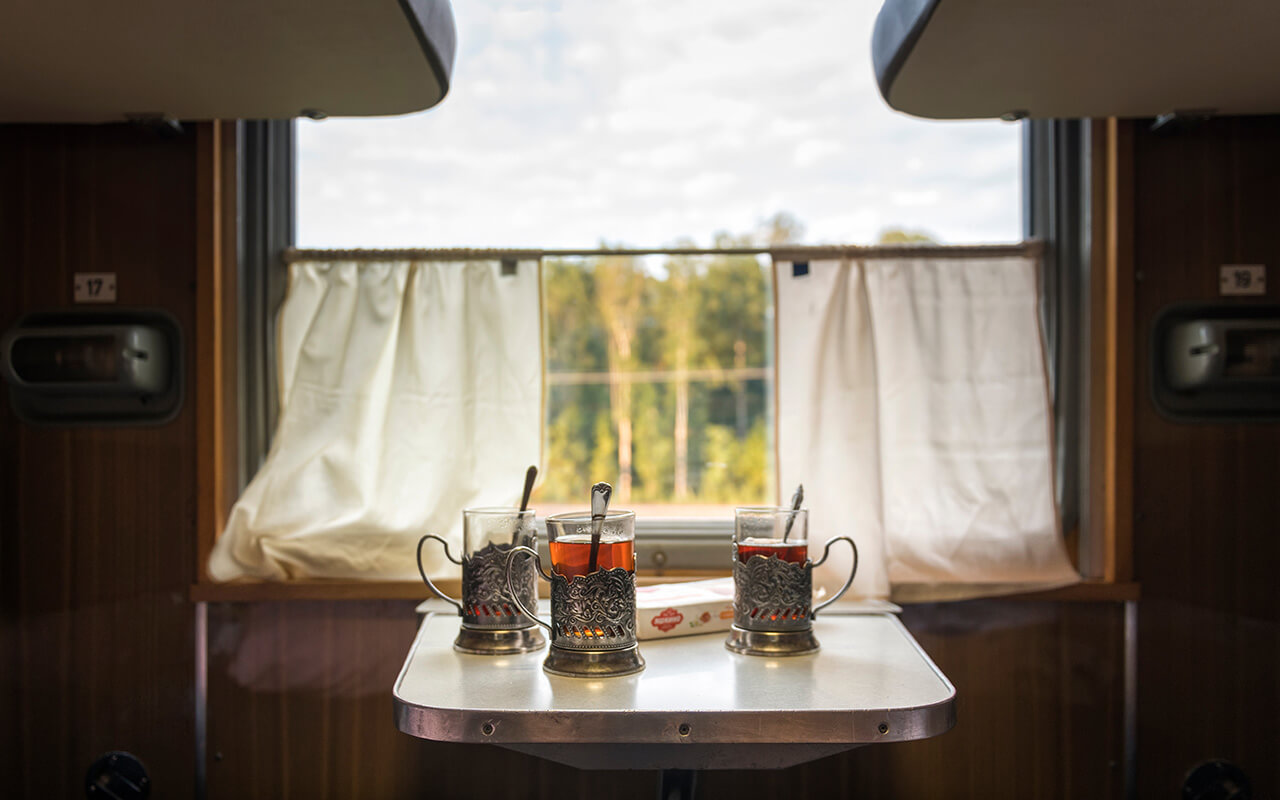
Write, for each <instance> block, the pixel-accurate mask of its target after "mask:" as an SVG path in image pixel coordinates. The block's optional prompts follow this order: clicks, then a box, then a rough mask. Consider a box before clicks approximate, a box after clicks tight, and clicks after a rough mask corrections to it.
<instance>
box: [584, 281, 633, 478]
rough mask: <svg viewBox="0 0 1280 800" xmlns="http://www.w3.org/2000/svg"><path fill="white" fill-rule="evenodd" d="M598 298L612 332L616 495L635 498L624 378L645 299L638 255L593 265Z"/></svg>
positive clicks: (610, 355) (627, 387)
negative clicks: (632, 491)
mask: <svg viewBox="0 0 1280 800" xmlns="http://www.w3.org/2000/svg"><path fill="white" fill-rule="evenodd" d="M593 272H594V275H595V286H596V302H597V306H598V308H599V310H600V313H601V315H602V316H603V318H604V326H605V330H606V331H607V332H608V339H609V349H608V361H609V378H610V380H609V390H610V406H611V408H612V412H613V419H614V423H615V425H616V426H617V430H618V482H617V484H618V485H617V487H616V492H617V494H616V499H617V500H618V501H619V502H621V503H627V502H630V500H631V478H632V465H631V453H632V438H631V437H632V431H631V384H630V382H629V381H626V380H620V378H621V373H623V372H626V371H629V370H630V369H631V368H632V367H633V364H634V362H633V349H634V346H635V338H636V328H637V323H638V321H639V316H640V307H641V303H642V302H643V300H644V296H645V293H644V289H645V286H644V273H643V270H642V269H641V268H640V267H639V265H637V264H636V263H635V259H632V258H628V257H620V256H605V257H603V258H601V259H599V260H598V261H597V262H596V263H595V267H594V269H593Z"/></svg>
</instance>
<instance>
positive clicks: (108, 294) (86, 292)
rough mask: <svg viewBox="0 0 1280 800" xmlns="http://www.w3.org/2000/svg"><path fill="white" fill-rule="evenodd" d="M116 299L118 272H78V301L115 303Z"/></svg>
mask: <svg viewBox="0 0 1280 800" xmlns="http://www.w3.org/2000/svg"><path fill="white" fill-rule="evenodd" d="M115 301H116V274H115V273H114V272H77V273H76V302H77V303H114V302H115Z"/></svg>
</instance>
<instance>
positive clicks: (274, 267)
mask: <svg viewBox="0 0 1280 800" xmlns="http://www.w3.org/2000/svg"><path fill="white" fill-rule="evenodd" d="M1021 125H1022V132H1023V146H1022V161H1023V170H1022V174H1023V181H1022V192H1021V193H1022V212H1023V230H1024V235H1025V237H1026V238H1028V239H1040V240H1043V241H1044V243H1045V252H1046V256H1045V261H1044V275H1043V282H1042V308H1041V312H1042V324H1043V325H1044V335H1045V340H1046V348H1047V353H1046V355H1047V361H1048V364H1049V373H1050V392H1051V398H1052V401H1053V406H1054V417H1055V427H1056V430H1057V437H1056V441H1055V461H1056V466H1057V474H1058V485H1057V487H1056V488H1057V495H1058V497H1057V499H1058V502H1059V507H1060V511H1061V514H1062V519H1063V527H1064V530H1065V531H1067V534H1068V540H1069V544H1075V546H1076V548H1077V551H1078V554H1079V555H1078V566H1079V567H1080V569H1081V572H1082V574H1083V575H1084V576H1085V577H1086V578H1097V577H1099V576H1100V575H1101V571H1100V570H1099V569H1098V568H1097V563H1098V562H1099V561H1100V560H1102V559H1104V557H1105V553H1104V552H1103V551H1104V549H1105V545H1106V543H1105V542H1102V541H1100V539H1101V537H1099V536H1093V537H1091V536H1090V535H1089V534H1090V530H1089V524H1088V521H1089V519H1090V516H1091V515H1090V513H1089V502H1090V498H1091V496H1092V495H1093V494H1094V493H1095V491H1096V487H1095V486H1091V485H1090V483H1089V472H1090V470H1089V465H1090V463H1091V460H1090V454H1089V449H1088V448H1089V437H1088V436H1085V435H1083V433H1084V432H1086V431H1088V430H1090V429H1091V427H1092V426H1093V425H1094V424H1096V422H1095V421H1094V420H1093V419H1092V418H1091V416H1090V408H1091V404H1090V400H1089V399H1090V396H1091V395H1090V392H1091V389H1090V375H1091V373H1092V371H1093V370H1092V369H1091V367H1090V363H1089V354H1090V327H1091V325H1090V324H1089V323H1090V314H1091V305H1090V303H1088V302H1086V299H1087V298H1089V297H1090V296H1091V293H1090V288H1089V287H1090V284H1089V279H1090V264H1091V261H1092V260H1095V256H1096V253H1094V251H1093V249H1092V244H1093V243H1092V242H1091V240H1090V233H1091V231H1092V230H1093V228H1094V227H1096V226H1094V225H1093V224H1091V223H1092V214H1093V213H1095V212H1096V211H1097V210H1098V209H1095V208H1093V207H1092V204H1091V198H1093V197H1094V196H1095V194H1096V191H1095V190H1096V187H1095V186H1094V182H1095V181H1096V174H1095V173H1096V172H1097V170H1096V168H1095V167H1093V166H1092V165H1093V163H1094V161H1095V159H1096V154H1095V153H1094V151H1093V150H1092V148H1091V136H1090V132H1091V130H1094V129H1096V126H1094V128H1091V127H1090V125H1089V123H1088V122H1087V121H1079V120H1066V121H1064V120H1045V121H1027V122H1023V123H1021ZM294 126H295V122H294V121H292V120H288V121H242V122H239V123H237V131H236V135H237V146H238V151H239V159H238V182H237V187H236V190H237V199H238V208H239V213H238V215H237V222H238V235H237V256H238V258H237V263H238V272H237V289H238V291H237V294H238V300H239V302H238V307H237V309H236V318H237V324H238V337H237V339H238V347H237V356H238V359H237V361H238V364H237V366H238V381H237V386H238V403H237V415H238V423H239V424H238V431H239V436H240V446H239V483H240V486H239V488H243V487H244V486H245V485H246V484H247V483H248V481H249V479H250V478H251V477H252V475H253V473H254V472H256V470H257V469H258V467H260V466H261V463H262V461H263V459H264V458H265V456H266V453H267V451H268V449H269V447H270V440H271V436H272V433H273V430H274V421H275V418H276V415H277V414H278V396H277V392H278V387H277V383H276V379H275V372H274V368H275V347H274V344H273V343H274V341H275V327H276V314H277V311H278V308H279V305H280V302H281V301H282V300H283V297H284V293H285V289H286V287H287V283H288V268H287V265H286V262H285V259H284V254H285V252H286V251H287V250H288V249H290V248H291V247H293V246H294V244H295V239H296V174H297V164H296V157H297V151H296V144H295V142H296V133H295V127H294ZM636 527H637V536H638V537H640V538H642V539H643V540H645V542H646V548H645V553H646V556H645V557H644V563H641V564H639V565H638V566H639V567H640V568H641V569H642V570H645V571H648V572H651V573H653V574H657V575H663V574H696V573H699V572H706V573H708V574H713V573H718V572H725V571H727V568H728V565H727V564H725V563H723V562H724V551H723V543H724V542H725V541H726V539H727V538H728V537H729V536H730V535H731V533H732V529H733V521H732V520H731V519H681V518H665V519H648V520H637V526H636ZM543 540H544V541H545V537H543ZM544 546H545V545H544ZM202 580H203V576H202Z"/></svg>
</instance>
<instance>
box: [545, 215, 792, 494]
mask: <svg viewBox="0 0 1280 800" xmlns="http://www.w3.org/2000/svg"><path fill="white" fill-rule="evenodd" d="M799 235H800V226H799V223H798V222H796V221H795V220H794V219H793V218H790V217H787V216H786V215H778V216H776V217H775V218H773V219H771V220H768V221H766V223H765V224H764V225H763V226H762V230H761V231H757V232H756V234H753V235H752V236H746V237H733V236H730V235H728V234H721V235H719V236H718V237H717V240H716V244H717V246H724V247H727V246H743V245H747V244H751V243H753V242H756V241H764V242H765V243H774V242H782V241H789V240H792V238H793V237H798V236H799ZM678 246H688V243H687V242H686V243H681V245H678ZM542 269H543V272H542V278H543V303H544V313H545V315H546V331H547V360H548V366H549V370H550V372H551V386H550V390H549V392H548V408H547V413H548V426H547V441H546V453H545V462H546V474H545V476H544V481H543V484H542V486H541V489H540V490H539V499H540V500H542V501H545V502H573V501H575V500H579V499H581V498H582V497H583V496H585V494H584V493H585V490H586V487H587V486H589V485H590V484H591V483H593V482H595V481H600V480H608V481H610V482H613V483H614V484H615V486H617V485H618V477H619V473H620V470H621V467H620V465H619V456H618V453H619V438H618V437H619V423H620V422H621V421H622V420H623V419H624V418H625V419H626V421H627V422H629V424H630V427H631V431H632V441H631V454H632V458H631V496H630V498H629V501H630V502H651V503H652V502H672V501H673V500H675V499H676V498H677V494H678V492H677V485H676V474H677V467H676V465H677V462H678V461H679V459H680V455H681V450H683V454H684V462H685V464H687V477H686V484H685V486H684V489H685V492H684V494H683V495H682V496H681V497H680V498H679V499H680V500H681V501H683V502H715V503H747V502H757V503H758V502H764V501H765V500H766V498H767V489H766V487H767V486H769V485H771V479H770V475H771V466H772V465H771V458H770V453H769V450H768V444H767V443H768V432H767V420H766V418H765V412H766V409H767V408H768V402H767V396H768V393H769V392H771V391H772V390H771V388H770V386H769V384H768V382H767V381H765V380H763V379H762V378H759V377H753V378H749V379H748V378H743V377H741V376H738V375H734V374H732V373H731V372H730V373H729V374H725V375H721V376H720V377H707V376H705V375H701V376H699V375H695V376H690V375H688V374H687V373H686V371H687V370H724V371H732V370H734V369H739V368H747V369H751V368H755V369H759V368H761V367H767V366H768V365H769V352H770V341H769V339H770V337H771V336H772V327H771V322H770V320H771V314H770V308H771V305H772V297H771V291H772V290H771V278H770V272H769V268H768V265H767V263H766V262H765V261H764V260H762V259H757V258H756V257H754V256H703V257H688V256H669V257H667V258H665V259H664V262H663V263H662V265H661V268H660V269H659V268H656V267H655V266H654V265H653V264H652V262H644V261H642V260H640V259H634V258H628V257H622V256H604V257H600V258H594V259H547V260H546V261H545V262H544V263H543V268H542ZM637 372H643V373H648V374H647V376H644V377H636V376H634V373H637ZM619 378H623V379H626V378H630V380H629V381H628V382H625V383H620V382H618V379H619ZM626 387H629V390H628V389H627V388H626ZM681 398H683V401H684V403H685V404H686V406H687V407H686V408H685V409H684V410H685V412H686V415H687V428H686V432H687V436H686V437H685V438H684V439H683V440H682V439H681V437H680V435H679V433H678V425H677V418H678V416H679V415H680V409H679V408H678V407H677V406H678V404H679V403H680V402H681ZM738 432H742V435H741V436H739V433H738ZM617 499H618V500H623V498H621V497H619V498H617Z"/></svg>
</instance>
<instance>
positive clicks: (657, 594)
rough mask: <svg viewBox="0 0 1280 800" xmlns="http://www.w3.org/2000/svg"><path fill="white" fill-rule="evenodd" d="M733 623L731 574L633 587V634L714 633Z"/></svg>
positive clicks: (650, 636)
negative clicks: (709, 578) (634, 612)
mask: <svg viewBox="0 0 1280 800" xmlns="http://www.w3.org/2000/svg"><path fill="white" fill-rule="evenodd" d="M731 625H733V578H714V579H712V580H707V581H690V582H688V583H660V584H657V585H655V586H640V587H637V588H636V635H637V636H638V637H639V638H640V639H669V638H671V637H674V636H692V635H694V634H698V633H716V632H721V633H723V632H724V631H727V630H729V627H730V626H731Z"/></svg>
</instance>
